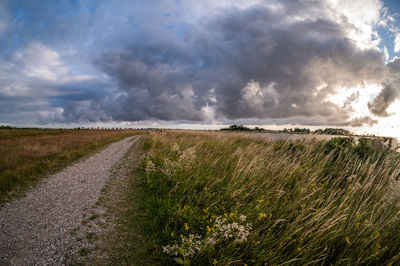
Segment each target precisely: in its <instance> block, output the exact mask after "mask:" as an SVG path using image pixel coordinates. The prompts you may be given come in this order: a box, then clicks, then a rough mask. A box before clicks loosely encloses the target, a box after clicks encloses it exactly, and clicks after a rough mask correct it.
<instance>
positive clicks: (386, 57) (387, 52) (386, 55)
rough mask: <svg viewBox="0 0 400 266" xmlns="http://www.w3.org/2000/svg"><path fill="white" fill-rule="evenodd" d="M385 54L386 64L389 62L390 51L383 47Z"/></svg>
mask: <svg viewBox="0 0 400 266" xmlns="http://www.w3.org/2000/svg"><path fill="white" fill-rule="evenodd" d="M383 53H384V54H385V62H388V61H389V51H388V48H387V47H386V45H385V46H383Z"/></svg>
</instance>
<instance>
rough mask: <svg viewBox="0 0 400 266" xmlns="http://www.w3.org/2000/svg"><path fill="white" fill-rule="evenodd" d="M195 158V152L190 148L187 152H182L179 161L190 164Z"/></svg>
mask: <svg viewBox="0 0 400 266" xmlns="http://www.w3.org/2000/svg"><path fill="white" fill-rule="evenodd" d="M195 158H196V150H195V149H194V147H191V148H189V149H187V150H184V151H183V152H182V155H181V157H180V160H181V161H183V162H186V163H190V162H192V161H193V160H194V159H195Z"/></svg>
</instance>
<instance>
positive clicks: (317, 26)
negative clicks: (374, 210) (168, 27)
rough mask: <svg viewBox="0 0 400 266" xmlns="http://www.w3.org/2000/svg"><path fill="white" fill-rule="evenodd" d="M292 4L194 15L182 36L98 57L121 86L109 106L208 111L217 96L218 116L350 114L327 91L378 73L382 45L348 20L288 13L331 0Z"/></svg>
mask: <svg viewBox="0 0 400 266" xmlns="http://www.w3.org/2000/svg"><path fill="white" fill-rule="evenodd" d="M283 8H284V9H283V10H281V11H280V12H275V11H273V10H272V9H270V8H268V7H263V6H254V7H251V8H247V9H244V10H243V9H230V10H228V11H226V12H224V13H220V14H219V15H217V16H215V17H212V18H207V19H209V20H208V21H207V22H203V23H201V24H198V25H195V26H194V25H186V26H185V29H186V33H185V34H184V35H183V36H182V38H175V39H174V38H170V37H166V38H165V39H163V37H160V36H159V37H157V38H156V37H153V38H147V39H144V40H140V41H137V42H132V44H131V46H130V47H129V49H126V50H124V51H122V52H121V51H118V52H110V53H107V54H105V55H104V56H103V57H102V58H100V59H99V60H97V65H98V66H99V67H100V68H101V69H103V70H104V71H105V72H106V73H108V74H109V75H110V76H111V77H112V78H114V79H115V81H116V82H118V87H119V89H120V90H121V92H122V94H121V95H120V97H117V98H116V99H114V100H115V105H117V106H118V108H111V111H109V113H110V114H111V116H112V117H113V118H114V119H117V120H141V119H148V118H158V119H163V120H177V119H179V120H182V119H184V120H203V119H205V114H204V107H205V106H207V105H208V106H211V107H213V108H214V109H215V112H216V117H217V118H227V119H241V118H258V119H265V118H288V117H294V116H305V117H311V118H312V117H314V116H322V117H326V118H329V119H330V120H332V119H333V120H336V121H334V123H345V121H348V118H349V113H350V112H351V110H350V109H349V108H342V107H339V106H337V105H335V104H333V103H329V102H327V101H326V100H325V99H326V97H327V95H328V94H329V93H333V92H334V89H335V88H336V87H337V86H348V87H351V86H356V85H361V84H362V82H365V81H367V82H368V81H370V82H376V81H379V80H380V79H381V77H382V75H383V73H384V71H385V67H384V65H383V63H382V62H383V58H382V53H381V52H379V51H377V50H373V49H370V50H360V49H359V48H358V47H357V46H356V45H355V44H354V43H353V42H352V41H351V40H349V39H348V38H346V35H345V29H346V26H348V25H346V24H343V23H337V22H334V21H330V20H327V19H324V18H322V17H317V18H315V17H312V18H306V19H302V20H299V21H293V22H291V21H290V22H288V19H289V20H290V16H292V15H293V14H294V13H296V12H297V13H296V14H301V13H302V12H307V11H312V10H314V9H318V8H323V6H322V5H321V4H318V2H304V1H288V2H285V3H284V4H283ZM151 39H154V41H149V40H151ZM111 105H113V106H114V104H111ZM360 121H361V120H360Z"/></svg>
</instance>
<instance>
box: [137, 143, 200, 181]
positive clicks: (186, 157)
mask: <svg viewBox="0 0 400 266" xmlns="http://www.w3.org/2000/svg"><path fill="white" fill-rule="evenodd" d="M170 155H172V156H169V157H171V158H169V157H165V158H163V159H161V162H160V161H159V162H158V163H155V158H154V155H149V156H147V158H145V159H144V172H145V173H146V174H147V176H150V175H153V174H156V173H161V174H162V175H163V176H165V177H172V176H173V175H175V174H176V171H177V169H178V168H179V167H187V166H188V165H190V164H191V163H192V162H193V161H194V160H195V158H196V150H195V149H194V148H193V147H191V148H188V149H187V150H184V151H181V150H180V148H179V145H178V144H176V143H174V144H173V145H172V147H171V154H170Z"/></svg>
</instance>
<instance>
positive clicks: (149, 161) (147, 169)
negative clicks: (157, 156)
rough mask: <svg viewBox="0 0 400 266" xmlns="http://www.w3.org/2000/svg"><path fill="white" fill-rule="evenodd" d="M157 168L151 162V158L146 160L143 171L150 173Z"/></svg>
mask: <svg viewBox="0 0 400 266" xmlns="http://www.w3.org/2000/svg"><path fill="white" fill-rule="evenodd" d="M156 170H157V167H156V165H155V164H154V163H153V161H152V160H147V163H146V168H145V171H146V173H152V172H155V171H156Z"/></svg>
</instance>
